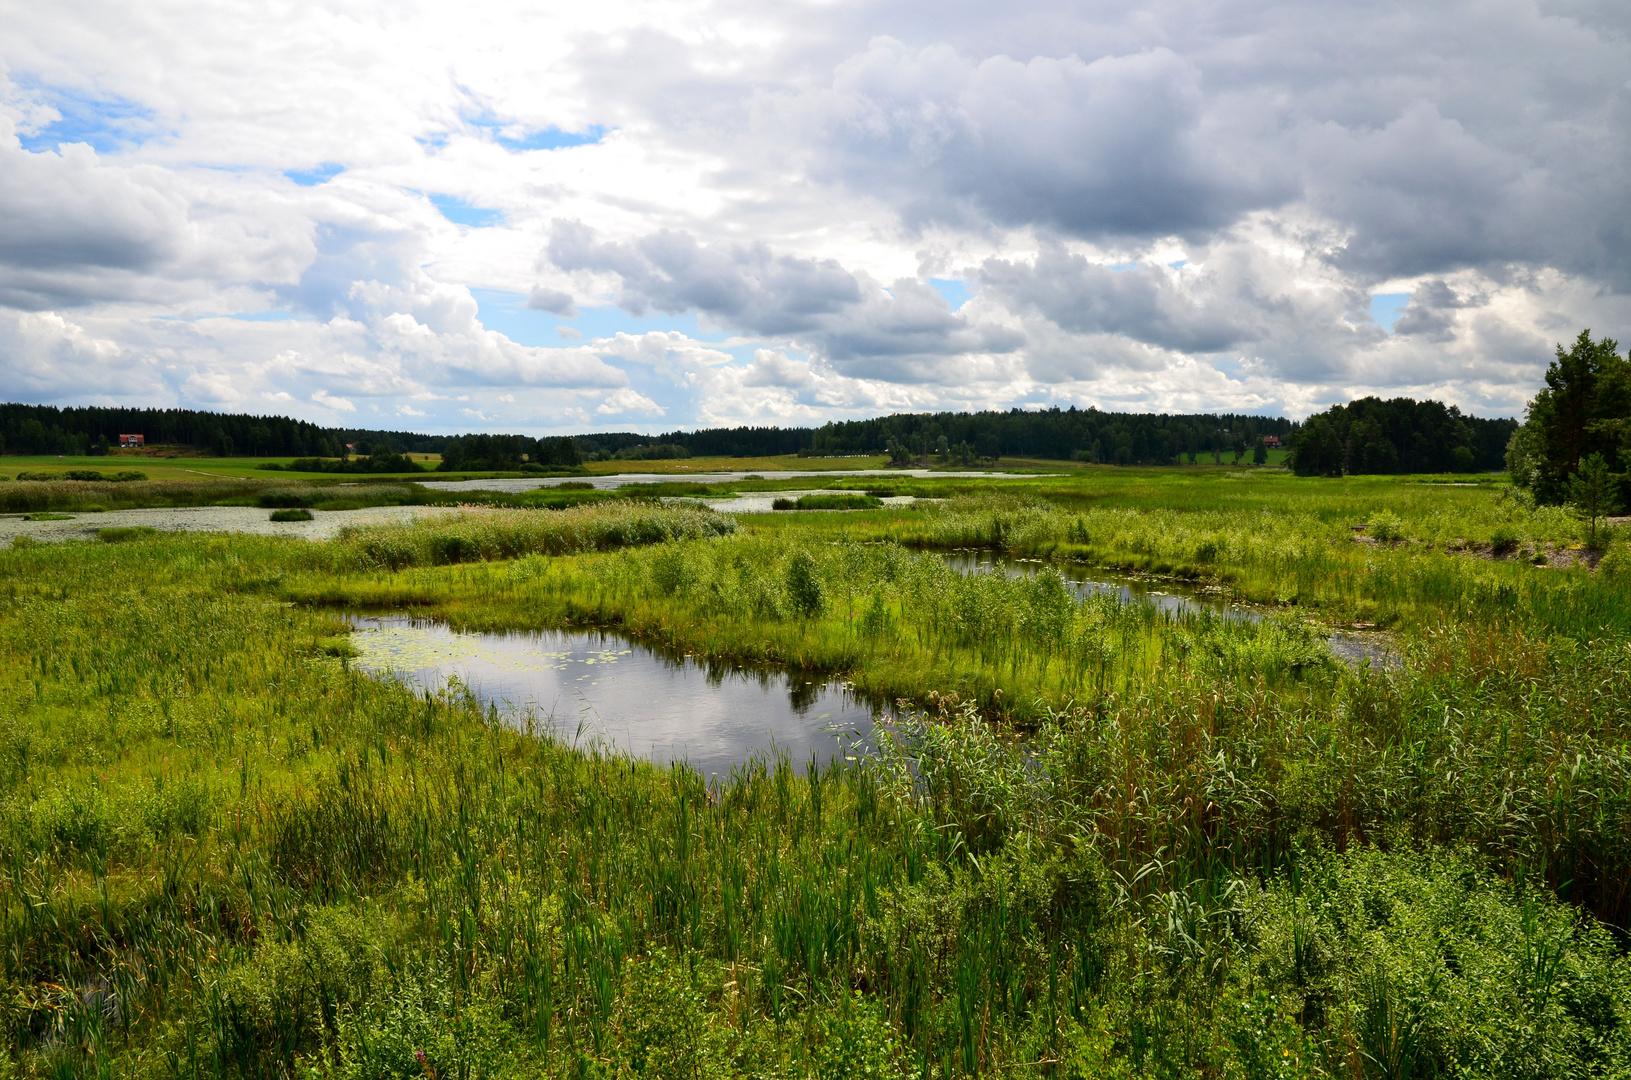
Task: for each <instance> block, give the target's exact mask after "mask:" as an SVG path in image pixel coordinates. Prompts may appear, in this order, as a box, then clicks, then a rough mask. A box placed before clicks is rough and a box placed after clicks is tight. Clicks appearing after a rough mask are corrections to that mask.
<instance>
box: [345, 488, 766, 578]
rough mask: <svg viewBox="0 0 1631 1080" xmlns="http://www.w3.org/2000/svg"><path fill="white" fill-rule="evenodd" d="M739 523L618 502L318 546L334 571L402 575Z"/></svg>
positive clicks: (694, 533)
mask: <svg viewBox="0 0 1631 1080" xmlns="http://www.w3.org/2000/svg"><path fill="white" fill-rule="evenodd" d="M735 529H736V522H735V521H734V520H733V519H732V518H730V517H727V516H725V515H723V514H716V513H714V512H713V511H711V510H708V509H706V508H702V507H696V506H657V505H652V504H644V503H617V504H601V505H590V506H582V507H574V508H570V509H566V510H562V511H560V512H559V513H535V512H529V511H524V510H495V509H473V508H472V509H465V510H464V511H462V512H460V513H456V514H432V515H427V516H426V517H425V518H423V519H421V520H416V521H413V522H409V523H402V524H391V525H365V526H354V527H349V528H347V529H345V530H343V531H342V532H341V534H340V536H339V538H338V539H337V540H336V541H335V543H333V544H331V545H326V546H324V547H322V548H320V549H319V553H318V555H317V560H318V562H319V563H320V564H322V565H325V566H326V567H328V568H332V569H375V568H384V569H391V570H400V569H402V568H404V567H409V566H436V565H446V564H449V563H462V562H478V561H485V560H494V559H515V558H520V557H522V556H526V555H566V554H572V553H576V552H583V551H606V550H610V549H613V548H619V547H626V546H630V545H643V544H660V543H664V542H665V541H670V540H683V539H692V538H696V537H708V536H724V535H727V534H729V533H731V532H733V531H735Z"/></svg>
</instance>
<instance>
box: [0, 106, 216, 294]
mask: <svg viewBox="0 0 1631 1080" xmlns="http://www.w3.org/2000/svg"><path fill="white" fill-rule="evenodd" d="M7 134H9V133H7ZM8 142H9V143H10V145H6V143H8ZM166 179H167V178H166V177H165V176H164V174H163V173H162V172H159V171H158V170H143V171H142V172H140V173H138V172H135V171H133V170H130V169H125V168H108V167H106V166H104V165H102V164H101V163H99V162H98V160H97V157H96V154H95V152H93V151H92V150H91V148H90V147H88V146H83V145H77V146H65V147H63V148H62V150H61V152H60V153H41V154H31V153H27V152H25V151H24V150H23V149H22V148H21V147H20V146H18V145H17V143H16V140H15V139H6V138H4V137H3V135H0V303H3V304H5V305H7V306H11V307H19V308H25V309H35V310H38V309H41V308H46V307H51V306H76V305H78V304H82V303H87V302H90V301H92V300H97V299H104V298H107V297H109V296H118V295H120V294H121V293H127V292H129V291H130V288H131V281H130V279H131V277H132V276H133V275H136V274H140V273H143V272H149V271H152V270H154V269H156V268H157V267H158V266H159V265H160V264H162V263H164V262H166V261H168V260H170V259H171V258H173V257H174V256H175V254H176V252H177V249H178V248H179V247H180V246H181V244H182V242H183V238H184V237H185V235H186V233H187V231H188V221H187V208H186V203H185V200H184V199H182V198H181V197H179V196H178V195H177V194H176V193H175V192H174V191H173V190H164V188H165V187H173V185H168V184H167V183H166Z"/></svg>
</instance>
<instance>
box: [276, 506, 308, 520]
mask: <svg viewBox="0 0 1631 1080" xmlns="http://www.w3.org/2000/svg"><path fill="white" fill-rule="evenodd" d="M311 519H312V517H311V511H310V510H307V509H306V508H305V507H303V506H296V507H292V508H290V509H288V510H273V511H272V516H271V518H270V520H272V521H310V520H311Z"/></svg>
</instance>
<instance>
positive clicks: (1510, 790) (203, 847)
mask: <svg viewBox="0 0 1631 1080" xmlns="http://www.w3.org/2000/svg"><path fill="white" fill-rule="evenodd" d="M788 471H791V470H788ZM759 475H766V474H759ZM654 482H655V481H654ZM670 482H671V481H670V480H669V479H668V478H664V480H663V484H664V486H662V487H658V488H654V489H653V488H647V489H645V490H644V491H640V492H638V495H637V497H633V496H626V495H621V494H617V493H613V492H602V491H596V490H585V489H565V490H560V491H552V492H545V493H543V494H540V493H539V492H537V491H530V492H502V491H501V492H489V494H490V495H492V496H493V497H494V498H498V499H543V498H548V499H555V500H557V501H555V502H533V503H527V504H525V505H520V504H516V505H511V504H504V503H500V504H496V505H495V504H489V505H482V506H468V505H466V506H442V507H427V506H425V505H422V504H421V505H414V504H412V503H411V502H410V501H408V500H410V499H417V498H421V497H422V496H421V495H418V494H415V493H414V491H413V490H410V489H409V488H407V487H406V486H403V485H397V487H398V488H400V489H401V490H400V491H398V492H397V495H396V496H393V497H400V498H401V499H402V500H404V501H402V502H399V503H397V504H395V505H390V506H374V507H371V508H354V509H352V510H335V509H327V510H326V509H324V506H325V505H331V506H332V505H336V504H343V500H344V499H350V498H352V495H351V494H349V493H343V494H342V496H336V495H335V494H334V492H335V489H336V487H337V485H324V484H320V483H317V482H313V483H311V484H309V485H307V484H306V483H305V482H304V481H300V482H296V481H288V480H283V481H279V486H278V487H276V488H275V489H272V488H267V487H265V485H262V486H260V487H245V488H244V489H243V490H242V491H240V492H239V494H238V495H235V496H232V497H234V498H242V499H243V500H244V501H246V502H251V503H256V502H258V501H259V500H260V498H261V496H262V495H265V494H267V492H268V491H275V492H276V493H277V494H276V496H275V497H276V500H277V501H278V502H280V503H283V504H286V505H288V506H290V507H305V506H308V505H309V506H311V507H313V509H312V513H313V515H314V521H313V522H310V523H301V522H292V523H289V525H288V527H289V529H290V531H289V532H288V533H282V532H279V533H278V534H275V535H273V534H271V523H270V522H269V520H268V518H269V514H270V508H268V507H267V506H263V505H254V506H240V507H236V508H234V507H212V508H206V509H209V510H223V511H225V510H232V511H234V512H241V513H242V514H243V515H244V516H243V518H242V523H241V527H240V526H232V527H230V528H229V530H228V531H210V530H200V529H193V530H176V531H164V529H163V527H162V526H158V525H154V524H148V523H146V522H145V519H144V520H143V521H138V520H137V519H134V518H132V519H130V520H129V522H128V523H126V519H125V518H117V519H115V518H114V517H113V514H114V513H116V512H121V513H122V512H126V511H116V510H114V509H109V510H108V511H107V512H106V513H90V512H84V511H77V510H74V509H72V508H68V509H63V508H61V507H56V508H54V509H52V508H45V507H41V508H38V509H35V508H31V507H24V508H23V510H28V511H29V512H31V513H36V514H53V515H54V514H68V515H70V516H71V520H68V521H60V520H59V521H50V520H41V521H38V522H28V523H27V524H28V525H30V526H34V525H38V526H40V527H45V526H71V527H73V528H74V529H77V530H79V535H81V536H83V535H84V534H85V530H86V529H87V528H88V526H87V525H86V524H85V519H89V520H91V521H94V522H96V524H97V525H99V526H103V527H110V523H111V522H114V521H118V522H120V523H121V524H119V525H117V526H111V527H112V528H117V529H118V530H119V533H118V536H117V539H119V540H120V541H121V542H119V543H84V542H67V543H55V544H44V543H32V542H30V541H31V540H32V539H33V537H32V536H27V535H21V534H20V527H19V530H18V533H17V534H14V536H15V538H14V539H13V540H12V541H11V543H10V545H9V546H7V547H5V548H4V550H0V656H3V662H0V944H3V945H4V948H3V949H0V977H3V978H4V980H5V987H4V990H5V993H4V995H3V998H0V1000H3V1001H4V1002H5V1004H4V1006H3V1008H0V1025H3V1026H4V1030H5V1032H6V1035H5V1050H4V1051H3V1053H0V1075H15V1076H29V1077H46V1076H80V1075H100V1076H131V1077H173V1076H188V1077H191V1076H220V1077H257V1078H258V1077H268V1078H271V1077H278V1078H282V1077H290V1078H293V1077H301V1078H306V1077H315V1076H335V1077H347V1078H351V1077H356V1078H362V1077H368V1078H375V1077H425V1076H436V1077H455V1076H457V1077H472V1078H474V1077H493V1078H504V1077H523V1076H525V1077H534V1076H552V1077H562V1078H565V1077H586V1076H607V1077H611V1076H618V1077H634V1076H715V1075H735V1076H744V1077H748V1076H751V1077H772V1076H774V1077H802V1076H811V1077H848V1076H895V1077H902V1078H904V1077H936V1078H945V1080H950V1078H953V1077H965V1076H1004V1077H1015V1076H1017V1077H1025V1076H1035V1077H1084V1078H1085V1077H1099V1076H1133V1075H1149V1076H1170V1077H1190V1076H1203V1077H1219V1078H1222V1077H1267V1076H1276V1077H1286V1076H1309V1077H1338V1076H1342V1077H1355V1076H1358V1077H1370V1076H1405V1075H1412V1076H1414V1075H1441V1076H1496V1075H1500V1076H1509V1075H1524V1076H1552V1075H1571V1076H1573V1075H1586V1076H1589V1075H1602V1076H1610V1075H1617V1074H1619V1073H1621V1072H1624V1071H1625V1070H1626V1069H1627V1068H1631V961H1628V958H1627V950H1626V944H1625V943H1626V940H1627V934H1628V933H1631V886H1628V884H1627V883H1628V882H1631V739H1628V732H1631V580H1628V578H1627V573H1626V567H1627V565H1628V555H1627V549H1626V538H1625V537H1623V536H1618V535H1615V534H1614V533H1613V531H1612V528H1610V529H1608V530H1606V532H1605V530H1603V529H1599V530H1598V533H1597V536H1596V538H1595V539H1593V540H1590V541H1588V537H1587V535H1586V533H1585V530H1584V526H1583V525H1582V523H1581V522H1580V521H1579V520H1577V519H1574V518H1571V517H1569V516H1568V515H1566V514H1564V513H1562V512H1561V511H1557V510H1554V509H1546V508H1541V509H1537V508H1535V507H1533V506H1531V505H1528V504H1526V503H1525V502H1523V501H1522V500H1521V499H1516V498H1514V497H1512V496H1511V494H1510V492H1509V491H1508V490H1507V489H1506V488H1505V486H1504V485H1503V484H1501V483H1497V482H1493V481H1492V482H1489V483H1479V484H1477V485H1474V486H1456V487H1452V486H1449V485H1443V484H1425V483H1419V482H1416V481H1415V480H1413V479H1411V478H1345V479H1323V478H1297V477H1292V476H1289V475H1287V474H1286V473H1284V472H1281V471H1278V470H1270V469H1264V470H1260V471H1255V472H1254V471H1252V470H1248V469H1241V470H1201V469H1182V468H1171V469H1156V468H1150V469H1137V468H1126V469H1121V468H1095V469H1075V468H1072V469H1068V470H1061V471H1060V472H1059V473H1058V474H1055V475H1027V476H1017V475H1016V476H1011V477H1002V476H993V475H989V474H986V475H981V476H953V475H946V474H938V475H934V476H924V477H910V478H904V477H901V476H899V475H895V476H894V477H893V478H892V479H891V480H890V481H889V482H888V484H887V487H888V488H889V489H890V490H891V494H890V495H889V496H888V498H890V499H897V498H901V499H903V501H900V502H885V503H882V504H880V505H878V506H876V507H872V506H871V505H870V503H864V502H863V501H862V500H859V499H857V498H856V496H858V495H862V494H864V493H865V492H866V491H867V488H868V485H869V484H881V483H882V481H879V480H877V479H875V478H872V477H865V478H853V479H851V480H849V481H845V484H844V486H843V487H842V488H839V489H835V488H834V487H832V486H828V487H823V486H821V481H812V480H811V479H810V478H809V474H807V473H801V474H798V477H797V478H796V479H795V478H789V479H787V480H785V481H783V480H773V479H767V480H765V481H762V483H764V484H765V485H766V487H764V488H763V489H758V488H755V487H754V486H753V485H756V484H759V483H761V482H760V481H753V480H750V479H748V477H747V476H746V475H744V476H743V477H742V479H741V481H740V483H739V484H738V485H737V486H736V487H735V488H732V489H731V491H730V492H729V494H730V495H734V496H735V498H727V497H725V493H724V492H721V491H719V489H717V488H714V487H711V486H709V485H706V484H699V485H694V486H693V487H691V488H684V489H680V490H676V489H674V488H672V487H669V486H667V485H668V484H669V483H670ZM145 483H147V484H148V485H149V486H152V485H156V484H159V483H161V482H159V481H153V482H145ZM189 483H190V482H189ZM119 487H120V488H121V491H120V493H119V494H118V497H119V498H121V499H130V500H137V501H139V500H141V499H148V498H153V499H168V500H170V502H171V505H170V506H168V507H166V506H163V505H159V506H144V507H132V508H131V509H130V511H128V512H136V511H142V510H146V511H161V510H162V511H164V512H166V513H179V510H180V508H179V507H178V506H176V505H175V504H177V503H181V502H185V501H186V500H187V499H193V498H199V499H202V498H203V497H204V496H203V495H202V494H200V493H199V491H198V490H195V489H193V488H188V489H187V490H177V491H173V492H163V491H159V492H157V493H152V492H149V493H146V494H144V490H138V489H143V484H142V483H136V482H132V483H129V484H123V485H119ZM791 489H796V490H797V491H803V492H809V493H812V494H817V495H819V496H821V497H822V498H824V499H829V500H832V501H831V502H830V503H825V505H843V506H861V505H866V506H867V507H868V508H864V509H846V510H809V511H804V512H787V511H776V510H774V509H768V508H767V509H763V510H760V509H758V508H757V505H758V504H757V503H755V504H751V505H752V508H749V507H748V505H746V504H744V503H743V502H742V501H741V500H744V499H746V498H748V497H750V496H751V497H753V498H756V499H757V498H763V497H771V496H776V497H781V498H788V496H787V494H786V491H787V490H791ZM87 490H88V489H87ZM211 490H212V491H217V492H218V490H219V489H215V488H212V489H211ZM233 490H235V491H237V490H238V489H236V488H234V489H233ZM392 490H393V491H395V490H396V488H393V489H392ZM874 490H879V489H874ZM477 494H479V493H478V492H474V491H472V492H466V493H463V494H460V493H457V492H455V493H453V495H457V496H458V497H459V498H467V497H468V498H471V499H474V498H475V497H476V495H477ZM92 495H95V497H96V498H102V497H103V496H102V495H97V494H95V493H92V494H87V495H85V496H83V498H85V499H90V498H91V497H92ZM444 496H447V497H452V496H449V495H448V493H441V494H438V495H436V497H437V498H442V497H444ZM905 496H911V497H912V498H913V500H914V501H904V498H903V497H905ZM64 497H65V498H66V497H67V496H64ZM75 497H76V498H77V497H80V496H75ZM108 497H110V498H111V497H112V496H108ZM211 497H213V496H211ZM673 497H681V498H680V500H679V501H674V502H665V501H663V500H664V499H666V498H673ZM873 497H874V498H881V497H882V496H873ZM708 498H718V499H719V505H721V506H722V505H723V504H725V503H735V504H736V505H735V507H734V509H732V510H731V511H730V512H724V511H723V510H722V509H716V508H715V506H713V505H708V504H705V503H702V502H700V501H699V499H708ZM325 499H329V500H332V501H331V502H329V503H327V504H325V502H324V501H323V500H325ZM810 505H824V504H823V503H814V504H810ZM365 509H366V510H367V512H368V513H372V514H375V515H376V516H373V517H369V516H367V515H366V514H365V513H364V510H365ZM23 510H19V511H18V512H19V513H22V512H23ZM81 513H83V514H84V517H83V518H81V517H80V516H79V515H80V514H81ZM348 513H354V514H357V515H359V516H357V517H356V518H340V517H337V515H340V514H348ZM250 515H253V519H252V520H251V516H250ZM201 519H202V518H201ZM221 520H222V522H223V523H227V520H228V519H227V517H226V516H225V515H222V516H221ZM14 521H21V518H17V519H7V522H6V523H7V525H8V526H9V525H12V524H13V522H14ZM325 522H342V523H343V526H344V527H338V528H334V529H332V530H321V526H323V524H324V523H325ZM263 525H264V526H265V527H266V528H265V529H264V530H263V529H262V526H263ZM311 526H316V527H318V528H310V527H311ZM302 527H307V529H308V531H306V532H297V531H295V530H298V529H301V528H302ZM97 535H99V536H100V535H101V534H100V532H99V533H98V534H97ZM103 538H104V539H111V538H113V537H103ZM1588 542H1594V543H1596V544H1598V547H1597V548H1595V549H1591V550H1590V551H1589V555H1590V558H1585V557H1582V558H1571V559H1567V560H1565V559H1561V558H1553V557H1551V556H1552V555H1555V554H1556V553H1559V552H1574V551H1586V548H1585V545H1586V544H1587V543H1588ZM1497 549H1498V550H1499V551H1500V552H1501V554H1495V552H1496V551H1497ZM1537 555H1541V556H1544V557H1540V558H1537V557H1536V556H1537ZM1350 640H1351V641H1357V642H1358V643H1359V644H1358V645H1356V646H1354V647H1353V649H1351V650H1349V652H1352V651H1353V650H1359V652H1361V653H1363V650H1364V649H1372V650H1373V652H1372V653H1371V654H1370V655H1369V659H1370V661H1371V662H1368V663H1367V662H1363V660H1364V659H1365V656H1363V655H1359V656H1357V657H1356V656H1354V655H1348V654H1345V653H1344V649H1345V648H1347V646H1345V645H1344V644H1343V643H1344V642H1345V641H1350ZM1356 659H1357V660H1358V661H1360V662H1355V661H1356ZM880 703H888V714H889V720H888V722H887V723H879V724H873V718H874V717H875V716H876V715H878V714H879V710H880ZM840 736H841V737H842V738H840Z"/></svg>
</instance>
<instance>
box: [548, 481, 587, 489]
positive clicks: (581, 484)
mask: <svg viewBox="0 0 1631 1080" xmlns="http://www.w3.org/2000/svg"><path fill="white" fill-rule="evenodd" d="M554 487H555V490H556V491H593V490H595V485H593V484H591V483H590V482H589V481H587V480H567V481H564V482H562V483H559V484H556V485H554Z"/></svg>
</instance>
